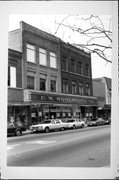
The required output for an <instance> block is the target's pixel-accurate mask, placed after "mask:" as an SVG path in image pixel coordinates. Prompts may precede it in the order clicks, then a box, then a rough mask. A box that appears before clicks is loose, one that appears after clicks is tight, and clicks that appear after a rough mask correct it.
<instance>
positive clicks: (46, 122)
mask: <svg viewBox="0 0 119 180" xmlns="http://www.w3.org/2000/svg"><path fill="white" fill-rule="evenodd" d="M49 123H51V121H44V122H43V123H42V124H49Z"/></svg>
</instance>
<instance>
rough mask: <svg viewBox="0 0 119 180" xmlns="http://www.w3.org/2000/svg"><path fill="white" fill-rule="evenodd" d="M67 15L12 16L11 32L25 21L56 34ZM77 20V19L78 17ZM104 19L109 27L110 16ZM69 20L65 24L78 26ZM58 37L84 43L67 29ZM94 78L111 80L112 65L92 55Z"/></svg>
mask: <svg viewBox="0 0 119 180" xmlns="http://www.w3.org/2000/svg"><path fill="white" fill-rule="evenodd" d="M66 16H67V15H57V16H55V15H40V14H10V15H9V31H11V30H15V29H18V28H20V24H19V22H20V21H24V22H26V23H28V24H30V25H32V26H34V27H37V28H39V29H41V30H44V31H47V32H49V33H52V34H54V33H55V31H56V29H57V25H56V24H55V21H56V22H61V21H62V19H63V18H64V17H66ZM76 18H77V17H76ZM101 18H102V19H103V21H104V22H103V23H104V25H105V26H107V23H108V19H109V18H110V16H107V15H103V16H101ZM68 19H69V18H67V19H66V20H65V21H64V22H68V23H69V22H70V23H71V24H76V23H77V21H76V20H74V19H73V20H72V19H71V18H70V21H68ZM57 36H58V37H60V38H61V39H62V40H64V41H67V42H69V43H73V42H74V43H76V42H80V43H81V41H84V38H82V37H81V36H79V33H78V34H76V33H75V34H74V33H73V32H71V31H69V30H68V29H66V28H61V27H60V28H59V31H58V34H57ZM91 57H92V77H93V78H97V77H103V76H106V77H109V78H111V63H106V62H105V61H104V60H102V59H101V58H99V57H98V56H96V55H94V54H92V56H91Z"/></svg>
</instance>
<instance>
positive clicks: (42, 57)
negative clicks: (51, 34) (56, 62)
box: [39, 48, 47, 66]
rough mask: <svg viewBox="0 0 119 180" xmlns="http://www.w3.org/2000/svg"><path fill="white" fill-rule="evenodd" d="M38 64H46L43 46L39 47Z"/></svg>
mask: <svg viewBox="0 0 119 180" xmlns="http://www.w3.org/2000/svg"><path fill="white" fill-rule="evenodd" d="M39 64H41V65H43V66H47V53H46V50H45V49H43V48H39Z"/></svg>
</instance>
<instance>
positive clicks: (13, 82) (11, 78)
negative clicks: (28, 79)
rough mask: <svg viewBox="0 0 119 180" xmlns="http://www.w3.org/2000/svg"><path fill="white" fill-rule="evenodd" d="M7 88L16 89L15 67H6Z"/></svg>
mask: <svg viewBox="0 0 119 180" xmlns="http://www.w3.org/2000/svg"><path fill="white" fill-rule="evenodd" d="M8 86H10V87H16V67H12V66H9V67H8Z"/></svg>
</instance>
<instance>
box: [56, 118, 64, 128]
mask: <svg viewBox="0 0 119 180" xmlns="http://www.w3.org/2000/svg"><path fill="white" fill-rule="evenodd" d="M55 122H56V129H60V128H62V124H61V122H60V120H56V121H55Z"/></svg>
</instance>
